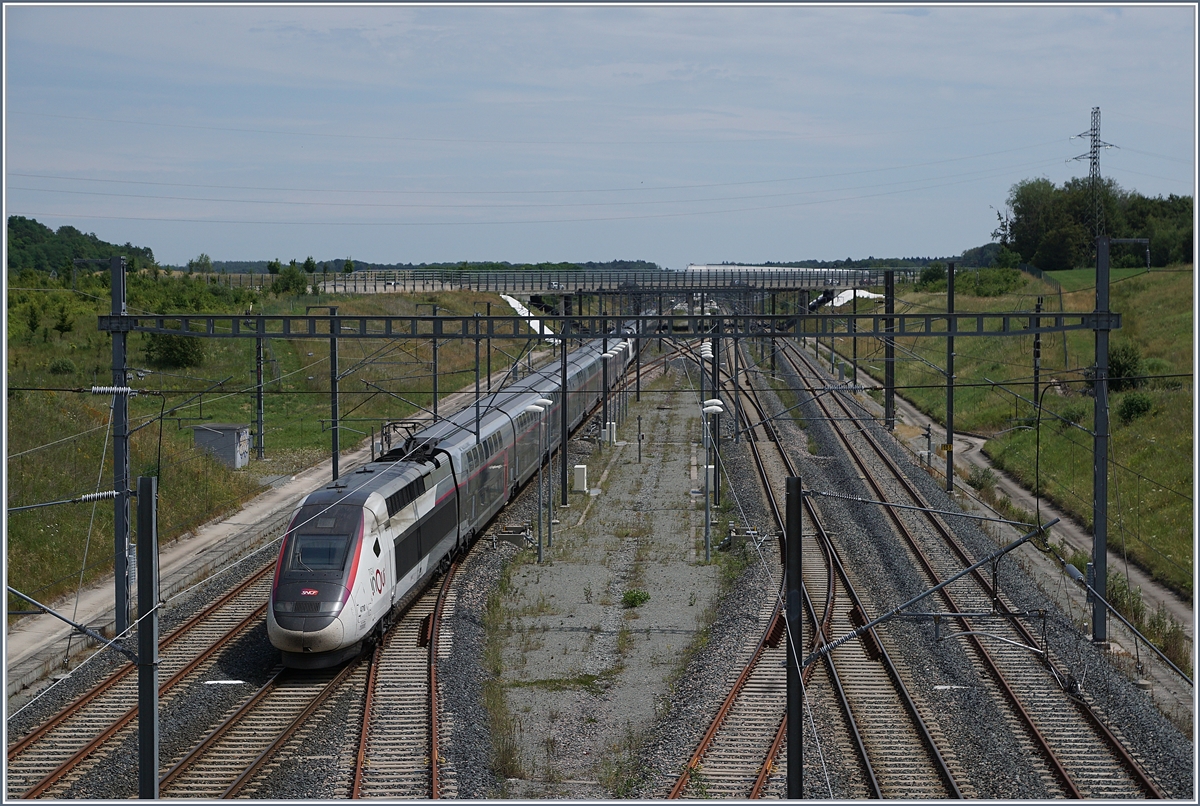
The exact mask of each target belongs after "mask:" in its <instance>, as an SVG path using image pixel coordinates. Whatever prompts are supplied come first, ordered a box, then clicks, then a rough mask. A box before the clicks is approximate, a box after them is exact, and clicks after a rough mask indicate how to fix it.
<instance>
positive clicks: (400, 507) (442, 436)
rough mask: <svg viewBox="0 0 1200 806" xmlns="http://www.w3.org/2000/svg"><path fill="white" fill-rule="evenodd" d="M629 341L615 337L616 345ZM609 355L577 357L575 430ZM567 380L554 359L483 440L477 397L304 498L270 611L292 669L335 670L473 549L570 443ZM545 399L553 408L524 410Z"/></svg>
mask: <svg viewBox="0 0 1200 806" xmlns="http://www.w3.org/2000/svg"><path fill="white" fill-rule="evenodd" d="M621 341H622V338H621V335H620V334H613V335H611V336H609V337H608V339H607V346H608V347H615V346H616V345H617V344H619V343H621ZM625 344H626V349H623V350H621V351H620V353H619V354H618V355H616V356H614V357H612V358H610V359H609V360H608V364H609V367H608V381H609V383H610V384H612V383H615V381H616V379H617V378H618V377H620V376H621V374H622V372H623V370H624V369H625V367H626V366H628V364H629V362H630V360H631V357H632V353H633V350H634V349H637V347H636V342H635V341H628V342H626V343H625ZM602 353H603V349H602V340H600V339H594V340H592V341H589V342H586V343H585V344H584V345H583V346H581V347H580V348H578V349H576V350H574V351H573V352H571V353H570V354H569V355H568V356H567V389H566V391H567V394H566V396H565V405H566V407H567V422H568V425H569V428H570V429H571V430H574V428H575V427H576V426H578V425H579V424H580V422H582V420H583V418H584V417H585V416H586V415H587V412H588V411H590V410H591V409H592V407H593V406H595V405H596V403H597V402H598V401H599V400H600V395H601V393H602V391H603V389H602V379H603V375H604V372H603V366H602V361H603V359H602V357H601V356H602ZM561 373H562V367H561V364H560V363H559V362H555V363H554V364H553V365H552V366H548V367H546V368H545V369H543V370H541V371H539V372H537V373H534V374H532V375H529V376H528V377H526V378H524V379H522V380H520V381H518V382H517V383H515V384H512V385H510V386H507V387H505V388H504V389H503V390H501V391H499V392H496V393H493V394H491V395H488V396H486V397H483V398H481V400H480V404H479V429H478V430H479V438H478V439H476V434H475V431H476V407H475V404H474V402H472V403H471V404H470V405H468V406H467V407H466V408H464V409H463V410H462V411H459V412H458V413H457V414H455V415H453V416H452V417H448V418H445V419H442V420H438V421H437V422H435V423H432V424H430V425H428V426H427V427H425V428H424V429H423V430H420V431H414V432H413V433H412V434H411V435H410V436H408V437H407V438H406V439H405V440H404V441H403V444H401V445H399V446H397V447H394V448H391V449H390V450H388V451H387V452H385V453H383V454H382V455H381V456H380V457H379V458H378V459H375V460H373V461H371V462H370V463H369V464H367V465H365V466H364V467H362V468H361V469H359V470H357V471H355V472H354V473H351V474H349V475H348V476H344V477H342V478H341V479H338V480H337V481H336V482H334V483H332V484H330V485H329V486H327V487H325V488H323V489H320V490H317V491H316V492H312V493H309V494H308V495H307V496H305V497H304V498H303V499H302V500H301V501H300V503H299V505H298V506H297V507H296V510H295V512H294V513H293V514H292V518H291V521H290V523H289V525H288V529H287V532H286V533H285V534H284V538H283V543H282V545H281V546H280V550H279V559H278V560H277V562H276V565H275V579H274V582H273V584H272V586H271V600H270V607H269V608H268V609H267V635H268V636H269V637H270V640H271V643H272V644H273V645H274V646H275V647H277V648H278V649H279V650H281V651H282V653H283V663H284V665H285V666H291V667H296V668H318V667H324V666H332V665H334V664H337V663H340V662H342V661H343V660H346V659H347V658H350V657H353V656H355V655H357V654H358V653H359V652H360V651H361V650H362V648H363V643H364V641H367V640H370V639H373V638H376V637H378V636H379V635H381V634H382V633H383V632H384V631H386V629H387V628H388V627H389V626H390V623H391V619H392V618H393V616H394V614H396V613H399V612H400V611H401V610H402V609H403V608H404V607H405V606H407V605H408V604H409V602H410V601H411V600H412V599H413V598H415V597H416V596H417V595H418V594H419V593H420V591H421V589H422V588H423V587H424V583H425V581H426V580H427V579H428V578H429V577H431V576H432V575H433V574H435V573H436V572H437V571H438V570H440V569H444V568H445V567H447V566H448V565H449V563H450V560H451V559H452V558H453V557H454V556H456V555H457V554H459V553H460V552H462V551H463V550H465V549H466V548H467V546H469V545H470V543H471V541H472V540H473V539H474V538H475V536H476V535H477V534H478V533H480V532H481V531H482V529H483V528H484V526H485V525H486V524H487V522H488V521H489V520H490V519H491V518H492V516H493V515H495V514H496V512H497V511H499V509H500V508H501V507H502V506H503V505H504V504H505V502H507V501H508V500H509V499H510V498H512V496H513V495H514V494H515V493H516V491H517V489H518V487H520V485H521V484H523V483H525V482H526V481H528V480H529V479H530V478H531V477H532V476H533V475H534V473H536V472H537V468H538V465H539V463H540V462H541V461H542V460H544V459H545V458H546V457H548V456H549V453H550V451H552V450H553V449H554V448H555V447H557V446H558V444H559V442H560V441H561V437H562V434H561V412H562V409H561V407H562V406H563V405H564V396H563V394H562V389H561ZM539 398H546V399H548V400H551V401H553V405H552V406H550V407H549V410H548V411H546V412H545V413H544V414H536V413H533V412H528V411H526V408H527V407H528V406H530V405H532V404H533V403H534V401H536V400H538V399H539ZM543 417H544V418H545V421H544V428H545V431H544V434H543V433H542V431H541V429H542V428H543V420H542V418H543ZM543 439H544V440H545V441H544V443H543V442H542V440H543ZM543 444H544V445H545V448H546V451H545V452H543V451H542V450H541V446H542V445H543Z"/></svg>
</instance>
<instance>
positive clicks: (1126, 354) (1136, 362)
mask: <svg viewBox="0 0 1200 806" xmlns="http://www.w3.org/2000/svg"><path fill="white" fill-rule="evenodd" d="M1141 376H1142V351H1141V350H1139V349H1138V346H1137V345H1136V344H1134V343H1133V342H1131V341H1123V342H1120V343H1118V344H1116V345H1115V346H1114V347H1113V348H1112V349H1111V350H1109V351H1108V389H1109V391H1110V392H1123V391H1125V390H1126V389H1136V388H1137V387H1139V386H1141V385H1142V377H1141Z"/></svg>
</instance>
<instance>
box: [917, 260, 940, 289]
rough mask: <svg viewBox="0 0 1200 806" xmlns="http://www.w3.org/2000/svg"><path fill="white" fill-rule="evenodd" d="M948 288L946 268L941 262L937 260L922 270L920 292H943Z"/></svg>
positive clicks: (919, 284)
mask: <svg viewBox="0 0 1200 806" xmlns="http://www.w3.org/2000/svg"><path fill="white" fill-rule="evenodd" d="M945 288H946V266H945V264H943V263H942V262H941V261H940V260H935V261H933V262H932V263H930V264H929V265H928V266H926V267H925V268H923V269H921V279H919V280H918V281H917V290H918V291H941V290H944V289H945Z"/></svg>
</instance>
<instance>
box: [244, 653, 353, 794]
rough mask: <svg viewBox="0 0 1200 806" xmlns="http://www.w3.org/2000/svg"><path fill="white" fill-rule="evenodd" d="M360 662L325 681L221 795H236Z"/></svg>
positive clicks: (350, 664) (347, 666)
mask: <svg viewBox="0 0 1200 806" xmlns="http://www.w3.org/2000/svg"><path fill="white" fill-rule="evenodd" d="M361 664H362V659H361V658H360V659H359V660H356V661H352V662H350V663H347V664H346V666H345V668H343V669H342V670H341V671H340V672H338V673H337V675H336V676H335V677H334V678H333V679H332V680H330V681H329V682H328V683H326V684H325V687H324V688H322V689H321V691H320V692H319V693H318V694H317V696H315V697H313V698H312V701H311V702H310V703H309V704H308V705H307V706H306V707H305V709H304V710H303V711H301V712H300V713H299V714H297V715H296V717H295V718H294V719H293V720H292V721H291V722H290V723H288V725H287V727H285V728H284V729H283V730H282V731H281V732H280V733H279V735H278V736H276V737H275V739H274V741H272V742H271V744H269V745H268V746H267V747H266V749H264V750H263V751H262V752H261V753H259V754H258V756H257V757H256V758H255V759H254V761H252V762H250V765H249V766H248V767H246V769H245V770H244V771H243V772H242V773H241V774H240V775H239V776H238V777H237V778H235V779H234V781H233V783H232V784H230V785H229V787H228V788H227V789H226V790H225V792H224V793H223V794H222V795H221V797H222V798H233V797H237V795H238V793H239V792H241V791H242V788H243V787H245V785H246V784H247V783H249V782H250V780H251V779H252V778H253V777H254V775H255V774H256V773H257V772H258V771H259V770H260V769H261V768H262V766H263V765H264V764H266V763H267V761H268V760H269V759H270V758H271V757H272V756H274V755H275V754H276V753H277V752H278V751H279V749H280V748H281V747H283V745H284V744H286V743H287V741H288V740H289V739H291V738H292V737H293V736H295V735H296V731H298V730H299V729H300V728H301V726H302V725H304V723H305V722H307V721H308V719H309V717H311V716H312V715H313V713H314V712H315V711H316V710H317V708H319V707H320V706H321V705H323V704H324V703H325V702H327V701H328V700H329V698H330V697H331V696H332V695H333V694H334V693H335V692H336V691H337V690H338V689H339V688H340V687H341V685H342V683H344V682H345V681H346V679H347V678H348V677H350V675H351V674H353V673H354V672H355V671H357V670H358V668H359V666H360V665H361Z"/></svg>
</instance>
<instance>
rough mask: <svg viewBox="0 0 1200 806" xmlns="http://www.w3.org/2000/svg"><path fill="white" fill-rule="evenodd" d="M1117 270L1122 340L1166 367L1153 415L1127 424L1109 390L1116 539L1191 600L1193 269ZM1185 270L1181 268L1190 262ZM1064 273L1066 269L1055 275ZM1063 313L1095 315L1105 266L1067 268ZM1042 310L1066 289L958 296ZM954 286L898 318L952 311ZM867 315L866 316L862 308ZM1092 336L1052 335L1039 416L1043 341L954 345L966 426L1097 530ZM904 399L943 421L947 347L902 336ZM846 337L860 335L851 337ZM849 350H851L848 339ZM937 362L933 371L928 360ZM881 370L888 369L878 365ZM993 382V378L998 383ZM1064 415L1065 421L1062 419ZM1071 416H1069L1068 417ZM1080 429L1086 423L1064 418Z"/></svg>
mask: <svg viewBox="0 0 1200 806" xmlns="http://www.w3.org/2000/svg"><path fill="white" fill-rule="evenodd" d="M1174 268H1175V269H1177V270H1176V271H1170V272H1149V273H1147V272H1143V271H1138V270H1124V271H1120V272H1114V274H1113V277H1114V279H1113V283H1112V285H1111V303H1110V309H1111V310H1113V311H1116V312H1119V313H1120V314H1121V315H1122V320H1121V327H1120V329H1118V330H1115V331H1113V334H1112V343H1113V344H1114V345H1115V344H1118V343H1120V342H1122V341H1129V342H1132V343H1134V344H1136V345H1137V346H1138V348H1139V350H1140V352H1141V355H1142V357H1143V360H1144V366H1148V367H1150V368H1151V369H1152V370H1153V371H1154V372H1155V373H1156V374H1158V375H1181V376H1183V377H1173V378H1163V377H1160V378H1156V379H1148V380H1147V382H1146V383H1145V384H1144V386H1143V388H1142V389H1140V390H1139V393H1140V394H1145V395H1147V396H1148V398H1149V401H1150V404H1151V405H1150V411H1149V412H1148V413H1147V414H1145V415H1144V416H1141V417H1138V418H1137V419H1133V420H1131V421H1130V422H1128V423H1125V422H1123V421H1122V420H1121V419H1120V418H1119V417H1117V416H1115V412H1116V411H1117V410H1118V409H1119V407H1120V404H1121V402H1122V399H1123V397H1124V396H1125V395H1126V394H1128V393H1115V394H1112V395H1110V401H1109V402H1110V408H1111V411H1112V412H1114V414H1113V415H1112V416H1111V417H1110V430H1111V439H1110V445H1109V456H1110V460H1111V462H1112V465H1111V466H1110V476H1109V502H1108V513H1109V515H1108V516H1109V535H1110V538H1109V544H1110V545H1111V546H1113V547H1114V548H1116V547H1119V548H1121V549H1122V550H1123V551H1128V554H1129V556H1130V558H1131V559H1133V560H1134V561H1135V562H1137V563H1138V564H1139V565H1140V566H1142V567H1144V568H1145V569H1146V570H1147V571H1148V572H1149V573H1151V574H1152V575H1153V576H1154V577H1155V578H1156V579H1157V580H1159V581H1161V582H1162V583H1164V584H1166V585H1168V586H1169V587H1171V588H1173V589H1175V590H1176V591H1178V592H1179V593H1181V594H1182V595H1185V596H1190V595H1191V593H1192V573H1193V567H1194V560H1193V545H1192V533H1193V529H1192V527H1193V514H1192V510H1193V502H1192V499H1191V490H1192V482H1193V465H1192V460H1191V457H1192V442H1193V429H1192V422H1191V411H1192V397H1193V387H1192V382H1191V373H1192V372H1193V367H1192V321H1193V308H1192V305H1193V299H1192V272H1191V267H1190V266H1187V267H1174ZM1180 269H1181V270H1180ZM1057 276H1058V275H1056V277H1057ZM1062 280H1063V285H1064V288H1065V289H1066V290H1065V292H1064V294H1063V295H1062V305H1061V308H1062V310H1065V311H1091V310H1093V309H1094V306H1095V289H1094V283H1095V278H1094V272H1073V273H1065V276H1064V277H1063V278H1062ZM1038 296H1042V297H1043V299H1044V308H1043V310H1045V311H1048V312H1053V311H1055V310H1058V309H1059V307H1060V306H1059V295H1058V292H1057V291H1056V290H1055V289H1052V288H1050V287H1049V286H1048V285H1045V284H1043V283H1041V282H1039V281H1036V280H1032V279H1031V280H1029V281H1027V282H1026V284H1025V286H1024V287H1023V288H1022V289H1020V290H1019V291H1018V292H1016V293H1013V294H1010V295H1008V296H1005V297H999V298H977V297H968V296H958V297H956V300H955V303H956V310H957V311H959V312H967V311H1029V312H1032V311H1033V308H1034V303H1035V302H1036V297H1038ZM945 309H946V298H945V295H944V294H940V295H939V294H928V293H919V292H913V291H911V290H910V291H907V292H903V293H901V294H900V301H899V302H898V304H897V310H898V312H909V313H923V312H936V311H939V310H940V311H945ZM859 310H860V312H861V311H863V310H864V305H863V303H862V302H860V303H859ZM1094 341H1095V339H1094V334H1093V333H1092V331H1073V332H1070V333H1065V334H1063V333H1053V334H1045V335H1043V337H1042V343H1041V359H1042V360H1041V365H1042V370H1041V378H1040V380H1041V387H1040V389H1041V390H1046V391H1045V392H1044V394H1041V395H1040V397H1041V402H1042V405H1043V407H1044V409H1043V411H1042V413H1041V417H1040V423H1039V418H1038V410H1037V408H1036V407H1035V405H1034V404H1033V402H1032V400H1031V398H1032V393H1033V387H1032V382H1033V377H1032V376H1033V371H1032V368H1033V337H1032V336H1010V337H992V338H987V339H980V338H974V337H959V338H958V339H956V340H955V353H956V354H955V366H954V370H955V376H956V390H955V412H954V418H955V428H956V429H957V430H958V431H960V432H972V433H978V434H982V435H985V436H989V437H991V439H989V441H988V443H987V445H986V447H985V451H986V453H987V454H988V456H989V457H990V458H991V459H992V461H993V462H994V463H995V464H996V465H997V466H998V467H1000V468H1001V469H1003V470H1005V471H1006V472H1008V473H1010V474H1012V475H1014V476H1016V477H1017V478H1018V479H1020V481H1021V482H1022V483H1023V484H1024V485H1025V486H1027V487H1028V488H1030V489H1033V490H1036V491H1037V492H1038V493H1039V494H1041V495H1044V496H1046V497H1047V498H1049V499H1050V500H1052V501H1054V502H1055V504H1056V505H1058V506H1059V507H1061V508H1062V509H1064V510H1065V511H1067V512H1068V513H1070V514H1071V515H1072V516H1073V517H1075V518H1076V519H1078V520H1079V521H1081V522H1083V523H1084V524H1086V525H1087V526H1088V527H1089V528H1090V527H1091V523H1092V500H1093V497H1092V441H1093V440H1092V436H1091V434H1090V430H1091V429H1092V427H1093V423H1092V409H1093V404H1094V403H1093V398H1092V397H1090V396H1088V394H1087V391H1088V387H1087V383H1086V378H1085V370H1086V369H1087V368H1088V367H1090V366H1091V365H1092V364H1093V363H1094V360H1095V344H1094ZM897 343H898V349H897V369H896V378H897V386H898V387H900V389H899V393H900V394H902V395H903V396H905V397H906V398H908V399H910V400H912V401H913V403H914V404H915V405H916V406H917V407H918V408H920V409H921V410H922V411H923V412H925V413H926V414H928V415H930V416H931V417H933V418H934V419H936V420H939V421H941V422H944V421H945V411H946V395H945V375H944V373H943V372H942V370H943V369H944V368H945V366H946V341H945V339H937V338H921V339H917V338H908V339H904V338H901V339H897ZM841 344H847V345H848V342H842V343H841ZM839 349H840V350H841V351H842V352H843V354H847V353H848V352H849V348H848V346H846V347H839ZM859 358H860V364H861V366H862V367H864V368H865V367H867V366H868V365H875V366H878V367H880V368H882V346H880V345H871V346H868V345H867V344H866V343H860V345H859ZM930 365H932V366H930ZM871 372H872V374H873V375H875V376H876V377H878V378H881V377H882V372H876V371H874V370H872V371H871ZM989 382H993V383H989ZM1055 415H1057V417H1056V416H1055ZM1058 418H1062V419H1058ZM1064 419H1065V420H1067V421H1070V422H1074V423H1077V424H1078V425H1079V426H1080V428H1074V427H1072V426H1070V425H1069V424H1068V423H1064V422H1063V420H1064Z"/></svg>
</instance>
